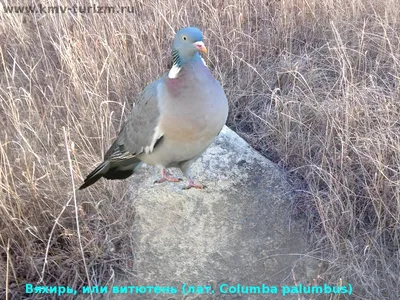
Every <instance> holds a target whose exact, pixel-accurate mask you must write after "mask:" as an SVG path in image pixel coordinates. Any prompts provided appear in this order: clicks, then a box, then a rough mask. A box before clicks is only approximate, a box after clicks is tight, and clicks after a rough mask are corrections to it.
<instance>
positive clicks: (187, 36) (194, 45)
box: [172, 27, 207, 62]
mask: <svg viewBox="0 0 400 300" xmlns="http://www.w3.org/2000/svg"><path fill="white" fill-rule="evenodd" d="M172 52H173V56H176V55H178V56H179V59H180V60H181V61H182V62H183V61H187V60H189V59H191V58H192V57H193V56H194V55H196V54H197V53H198V52H203V53H207V48H206V46H205V45H204V42H203V34H202V33H201V31H200V30H199V29H198V28H196V27H186V28H182V29H181V30H179V31H178V32H177V33H176V35H175V38H174V41H173V43H172Z"/></svg>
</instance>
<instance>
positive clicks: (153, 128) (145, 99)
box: [104, 78, 163, 162]
mask: <svg viewBox="0 0 400 300" xmlns="http://www.w3.org/2000/svg"><path fill="white" fill-rule="evenodd" d="M162 82H163V79H162V78H160V79H159V80H157V81H154V82H152V83H150V84H149V85H147V86H146V88H145V89H144V90H143V92H142V93H141V94H140V95H139V97H138V100H137V101H136V103H135V107H134V108H133V109H132V112H131V114H130V115H129V117H128V119H127V120H126V122H125V124H124V126H123V127H122V129H121V131H120V132H119V134H118V137H117V139H116V140H115V141H114V143H113V144H112V145H111V147H110V149H109V150H108V151H107V153H106V154H105V155H104V160H109V161H115V162H116V161H119V160H126V159H130V158H133V157H135V156H137V155H139V154H141V153H143V152H146V153H150V152H152V151H153V149H154V146H155V145H156V144H157V142H158V141H159V140H160V139H161V138H162V135H163V133H162V132H160V130H159V127H158V123H159V119H160V111H159V107H158V99H157V86H158V85H159V84H162Z"/></svg>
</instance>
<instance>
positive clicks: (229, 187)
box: [113, 127, 315, 299]
mask: <svg viewBox="0 0 400 300" xmlns="http://www.w3.org/2000/svg"><path fill="white" fill-rule="evenodd" d="M174 175H178V176H181V174H180V173H179V172H176V173H174ZM159 176H160V174H159V172H158V170H157V169H156V168H152V167H145V168H143V169H142V170H141V171H140V172H138V174H137V175H136V176H135V178H134V180H132V182H134V183H133V187H132V193H133V201H135V205H136V218H135V221H134V222H135V225H134V228H133V235H132V241H133V243H134V245H136V246H135V247H136V249H135V250H136V251H134V255H135V258H136V259H135V262H134V269H133V270H132V271H133V272H134V274H135V276H134V277H132V278H127V279H126V280H125V281H124V282H120V283H119V285H131V286H137V285H144V286H169V287H175V288H176V290H177V291H178V293H177V294H175V295H174V294H168V295H167V294H155V293H152V294H143V295H140V296H139V295H134V296H133V295H127V296H125V297H126V299H183V298H185V297H184V295H182V293H181V288H182V285H183V284H186V285H194V286H196V287H197V286H211V287H212V289H213V291H214V293H211V294H208V295H204V294H191V295H189V296H188V297H186V298H185V299H197V298H198V299H214V298H215V299H225V298H226V299H281V298H282V299H299V298H298V295H297V294H294V295H286V296H285V297H283V296H282V294H281V291H282V286H285V285H288V286H290V287H292V286H294V285H295V284H298V283H299V282H301V283H303V284H304V283H306V282H308V281H309V280H310V279H311V277H313V276H314V274H313V273H314V272H313V271H314V265H315V261H313V260H310V259H308V260H307V261H306V262H305V261H304V259H303V260H301V259H300V258H301V257H302V253H305V251H306V240H305V238H304V237H303V235H302V234H301V233H300V230H299V229H298V228H296V226H297V227H299V226H298V225H296V224H294V223H295V222H294V221H293V220H292V221H291V220H290V219H291V216H290V210H291V201H292V200H293V199H292V195H293V194H292V193H293V192H292V190H291V187H290V185H289V184H288V183H287V181H286V180H285V177H284V176H283V174H282V171H281V170H279V169H278V168H277V167H276V166H275V165H274V164H273V163H271V162H270V161H269V160H267V159H266V158H264V157H263V156H261V155H260V154H259V153H257V152H256V151H254V150H253V149H252V148H251V147H250V146H249V145H248V144H247V143H246V142H245V141H244V140H243V139H242V138H240V137H239V136H238V135H237V134H235V133H234V132H233V131H231V130H230V129H228V128H227V127H225V128H224V129H223V130H222V132H221V133H220V135H219V137H218V138H217V140H216V141H215V143H214V144H213V145H212V146H211V147H210V148H209V149H208V150H207V151H206V153H204V155H203V156H202V157H201V158H200V159H199V160H198V161H197V162H196V163H195V164H194V165H193V167H192V176H193V178H194V179H195V180H196V181H198V182H200V183H203V184H205V185H206V186H207V188H206V189H204V190H196V189H190V190H182V187H183V186H184V185H185V184H186V182H182V183H163V184H153V182H154V181H155V180H156V179H157V178H159ZM294 276H295V279H294ZM224 284H227V285H224ZM238 284H240V285H242V286H249V285H251V286H257V285H259V286H261V288H262V284H264V285H265V286H269V287H271V286H275V287H276V288H277V289H278V294H275V295H274V294H264V295H261V294H258V292H257V290H254V293H253V294H252V295H249V294H246V293H245V290H244V291H242V292H241V291H240V290H239V291H237V292H236V293H233V294H226V295H224V294H221V293H220V288H222V289H223V290H224V291H225V290H228V285H229V286H231V285H233V286H235V288H231V291H234V289H237V285H238ZM186 289H187V287H186ZM264 289H265V291H266V290H267V288H266V287H264ZM197 291H198V292H201V288H197ZM115 296H116V295H113V297H115ZM121 297H122V296H121ZM132 297H136V298H132ZM122 298H124V297H122ZM124 299H125V298H124Z"/></svg>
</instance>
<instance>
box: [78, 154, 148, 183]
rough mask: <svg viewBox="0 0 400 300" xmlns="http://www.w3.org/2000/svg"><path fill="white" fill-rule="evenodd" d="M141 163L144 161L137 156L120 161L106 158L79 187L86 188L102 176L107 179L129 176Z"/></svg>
mask: <svg viewBox="0 0 400 300" xmlns="http://www.w3.org/2000/svg"><path fill="white" fill-rule="evenodd" d="M141 164H142V162H141V161H140V160H139V159H137V158H136V157H134V158H130V159H127V160H125V161H119V162H118V163H117V162H115V161H110V160H105V161H103V162H102V163H101V164H100V165H99V166H97V168H96V169H94V170H93V171H92V172H91V173H90V174H89V175H88V176H87V177H86V179H85V181H84V182H83V184H82V185H81V186H80V187H79V189H80V190H83V189H84V188H87V187H88V186H90V185H92V184H93V183H95V182H96V181H97V180H99V179H100V178H101V177H104V178H107V179H125V178H128V177H129V176H131V175H132V174H133V173H134V172H135V171H136V170H137V169H138V168H139V167H140V166H141Z"/></svg>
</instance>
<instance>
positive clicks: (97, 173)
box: [79, 160, 110, 190]
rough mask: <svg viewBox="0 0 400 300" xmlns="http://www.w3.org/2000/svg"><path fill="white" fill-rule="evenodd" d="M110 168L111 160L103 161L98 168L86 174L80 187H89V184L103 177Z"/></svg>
mask: <svg viewBox="0 0 400 300" xmlns="http://www.w3.org/2000/svg"><path fill="white" fill-rule="evenodd" d="M109 169H110V162H109V161H107V160H106V161H103V162H102V163H101V164H100V165H98V166H97V168H96V169H94V170H93V171H92V172H91V173H90V174H89V175H88V176H86V178H85V181H84V182H83V184H82V185H81V186H80V187H79V189H80V190H83V189H84V188H87V187H88V186H89V185H92V184H93V183H95V182H96V181H97V180H99V179H100V178H101V177H103V176H104V175H105V174H106V173H107V171H108V170H109Z"/></svg>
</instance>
